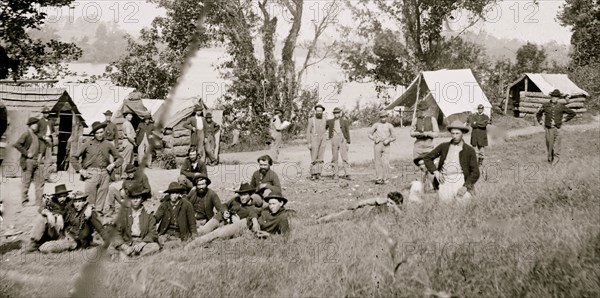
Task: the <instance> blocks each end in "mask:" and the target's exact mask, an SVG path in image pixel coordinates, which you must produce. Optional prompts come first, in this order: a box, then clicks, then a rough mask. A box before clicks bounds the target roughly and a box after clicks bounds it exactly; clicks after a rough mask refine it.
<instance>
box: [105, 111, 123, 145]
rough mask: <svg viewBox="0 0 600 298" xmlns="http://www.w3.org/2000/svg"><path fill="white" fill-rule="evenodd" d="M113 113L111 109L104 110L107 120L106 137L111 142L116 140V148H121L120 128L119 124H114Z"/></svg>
mask: <svg viewBox="0 0 600 298" xmlns="http://www.w3.org/2000/svg"><path fill="white" fill-rule="evenodd" d="M112 115H113V113H112V112H111V111H110V110H107V111H106V112H104V117H106V120H105V121H104V123H106V132H105V136H104V138H105V139H106V140H107V141H109V142H114V144H115V148H119V129H117V125H116V124H114V123H113V122H112V121H110V120H111V118H112Z"/></svg>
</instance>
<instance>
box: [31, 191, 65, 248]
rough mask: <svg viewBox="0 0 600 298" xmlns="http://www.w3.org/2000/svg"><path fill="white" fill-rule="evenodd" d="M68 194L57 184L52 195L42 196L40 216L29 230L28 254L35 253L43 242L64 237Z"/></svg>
mask: <svg viewBox="0 0 600 298" xmlns="http://www.w3.org/2000/svg"><path fill="white" fill-rule="evenodd" d="M70 192H71V191H70V190H67V187H66V186H65V185H64V184H59V185H57V186H56V187H54V194H52V195H44V198H43V204H42V206H40V208H39V210H38V212H39V213H40V215H39V216H37V217H36V219H35V222H34V224H33V229H32V230H31V238H30V242H29V246H28V247H27V251H28V252H34V251H37V250H38V248H39V247H40V245H42V244H44V242H47V241H53V240H58V239H60V238H62V237H64V230H63V228H64V215H65V211H66V208H67V204H68V203H69V200H68V195H69V193H70Z"/></svg>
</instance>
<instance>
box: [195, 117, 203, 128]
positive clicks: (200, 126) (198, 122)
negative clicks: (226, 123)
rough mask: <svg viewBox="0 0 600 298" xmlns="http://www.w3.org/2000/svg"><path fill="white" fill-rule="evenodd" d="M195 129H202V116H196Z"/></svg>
mask: <svg viewBox="0 0 600 298" xmlns="http://www.w3.org/2000/svg"><path fill="white" fill-rule="evenodd" d="M196 128H197V129H203V128H204V120H203V119H202V116H196Z"/></svg>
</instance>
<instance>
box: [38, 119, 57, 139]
mask: <svg viewBox="0 0 600 298" xmlns="http://www.w3.org/2000/svg"><path fill="white" fill-rule="evenodd" d="M46 129H50V138H52V134H53V133H54V121H52V120H48V119H46V118H44V117H42V118H40V120H39V121H38V131H37V135H38V138H39V139H40V140H43V141H45V140H44V138H45V137H46Z"/></svg>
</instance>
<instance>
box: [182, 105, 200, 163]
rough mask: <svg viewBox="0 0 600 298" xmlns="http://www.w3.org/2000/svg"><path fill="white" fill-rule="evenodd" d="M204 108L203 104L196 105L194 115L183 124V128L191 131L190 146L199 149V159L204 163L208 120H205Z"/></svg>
mask: <svg viewBox="0 0 600 298" xmlns="http://www.w3.org/2000/svg"><path fill="white" fill-rule="evenodd" d="M203 112H204V107H203V106H202V104H199V105H196V107H195V108H194V114H192V117H190V118H188V119H187V120H186V122H185V123H184V124H183V127H185V128H187V129H189V130H190V132H191V135H190V146H191V145H195V146H196V148H198V154H199V155H198V158H199V159H200V160H202V161H204V153H205V152H204V128H205V126H206V120H204V117H203V116H204V113H203Z"/></svg>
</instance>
